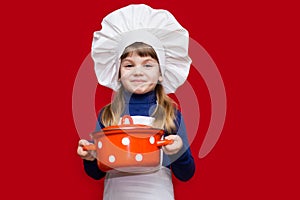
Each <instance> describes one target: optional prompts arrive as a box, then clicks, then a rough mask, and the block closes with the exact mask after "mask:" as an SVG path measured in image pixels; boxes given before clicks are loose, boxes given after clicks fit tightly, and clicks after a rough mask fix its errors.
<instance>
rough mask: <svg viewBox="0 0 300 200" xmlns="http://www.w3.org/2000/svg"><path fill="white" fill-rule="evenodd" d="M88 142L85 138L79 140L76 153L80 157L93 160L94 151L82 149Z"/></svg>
mask: <svg viewBox="0 0 300 200" xmlns="http://www.w3.org/2000/svg"><path fill="white" fill-rule="evenodd" d="M89 144H91V143H90V142H89V141H87V140H84V139H81V140H79V142H78V147H77V154H78V155H79V156H80V157H81V158H82V159H85V160H90V161H93V160H95V152H94V151H85V150H83V146H84V145H89Z"/></svg>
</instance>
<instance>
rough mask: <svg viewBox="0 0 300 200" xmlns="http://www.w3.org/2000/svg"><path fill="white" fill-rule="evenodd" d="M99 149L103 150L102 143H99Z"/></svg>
mask: <svg viewBox="0 0 300 200" xmlns="http://www.w3.org/2000/svg"><path fill="white" fill-rule="evenodd" d="M98 148H99V149H101V148H102V142H101V141H99V142H98Z"/></svg>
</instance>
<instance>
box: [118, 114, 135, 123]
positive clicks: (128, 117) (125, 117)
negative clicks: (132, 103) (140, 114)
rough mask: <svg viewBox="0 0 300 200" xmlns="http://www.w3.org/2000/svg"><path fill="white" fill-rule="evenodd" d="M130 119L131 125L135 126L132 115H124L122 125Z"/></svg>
mask: <svg viewBox="0 0 300 200" xmlns="http://www.w3.org/2000/svg"><path fill="white" fill-rule="evenodd" d="M126 119H128V120H129V124H130V125H132V124H133V119H132V118H131V116H130V115H124V116H123V117H122V119H121V124H122V125H123V124H125V120H126Z"/></svg>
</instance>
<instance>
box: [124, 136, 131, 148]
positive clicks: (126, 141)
mask: <svg viewBox="0 0 300 200" xmlns="http://www.w3.org/2000/svg"><path fill="white" fill-rule="evenodd" d="M129 143H130V140H129V138H128V137H124V138H123V139H122V144H123V145H125V146H127V145H129Z"/></svg>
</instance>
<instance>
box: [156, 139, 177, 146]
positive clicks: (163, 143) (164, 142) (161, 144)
mask: <svg viewBox="0 0 300 200" xmlns="http://www.w3.org/2000/svg"><path fill="white" fill-rule="evenodd" d="M173 142H174V140H159V141H157V142H156V145H157V146H158V147H161V146H165V145H168V144H173Z"/></svg>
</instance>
